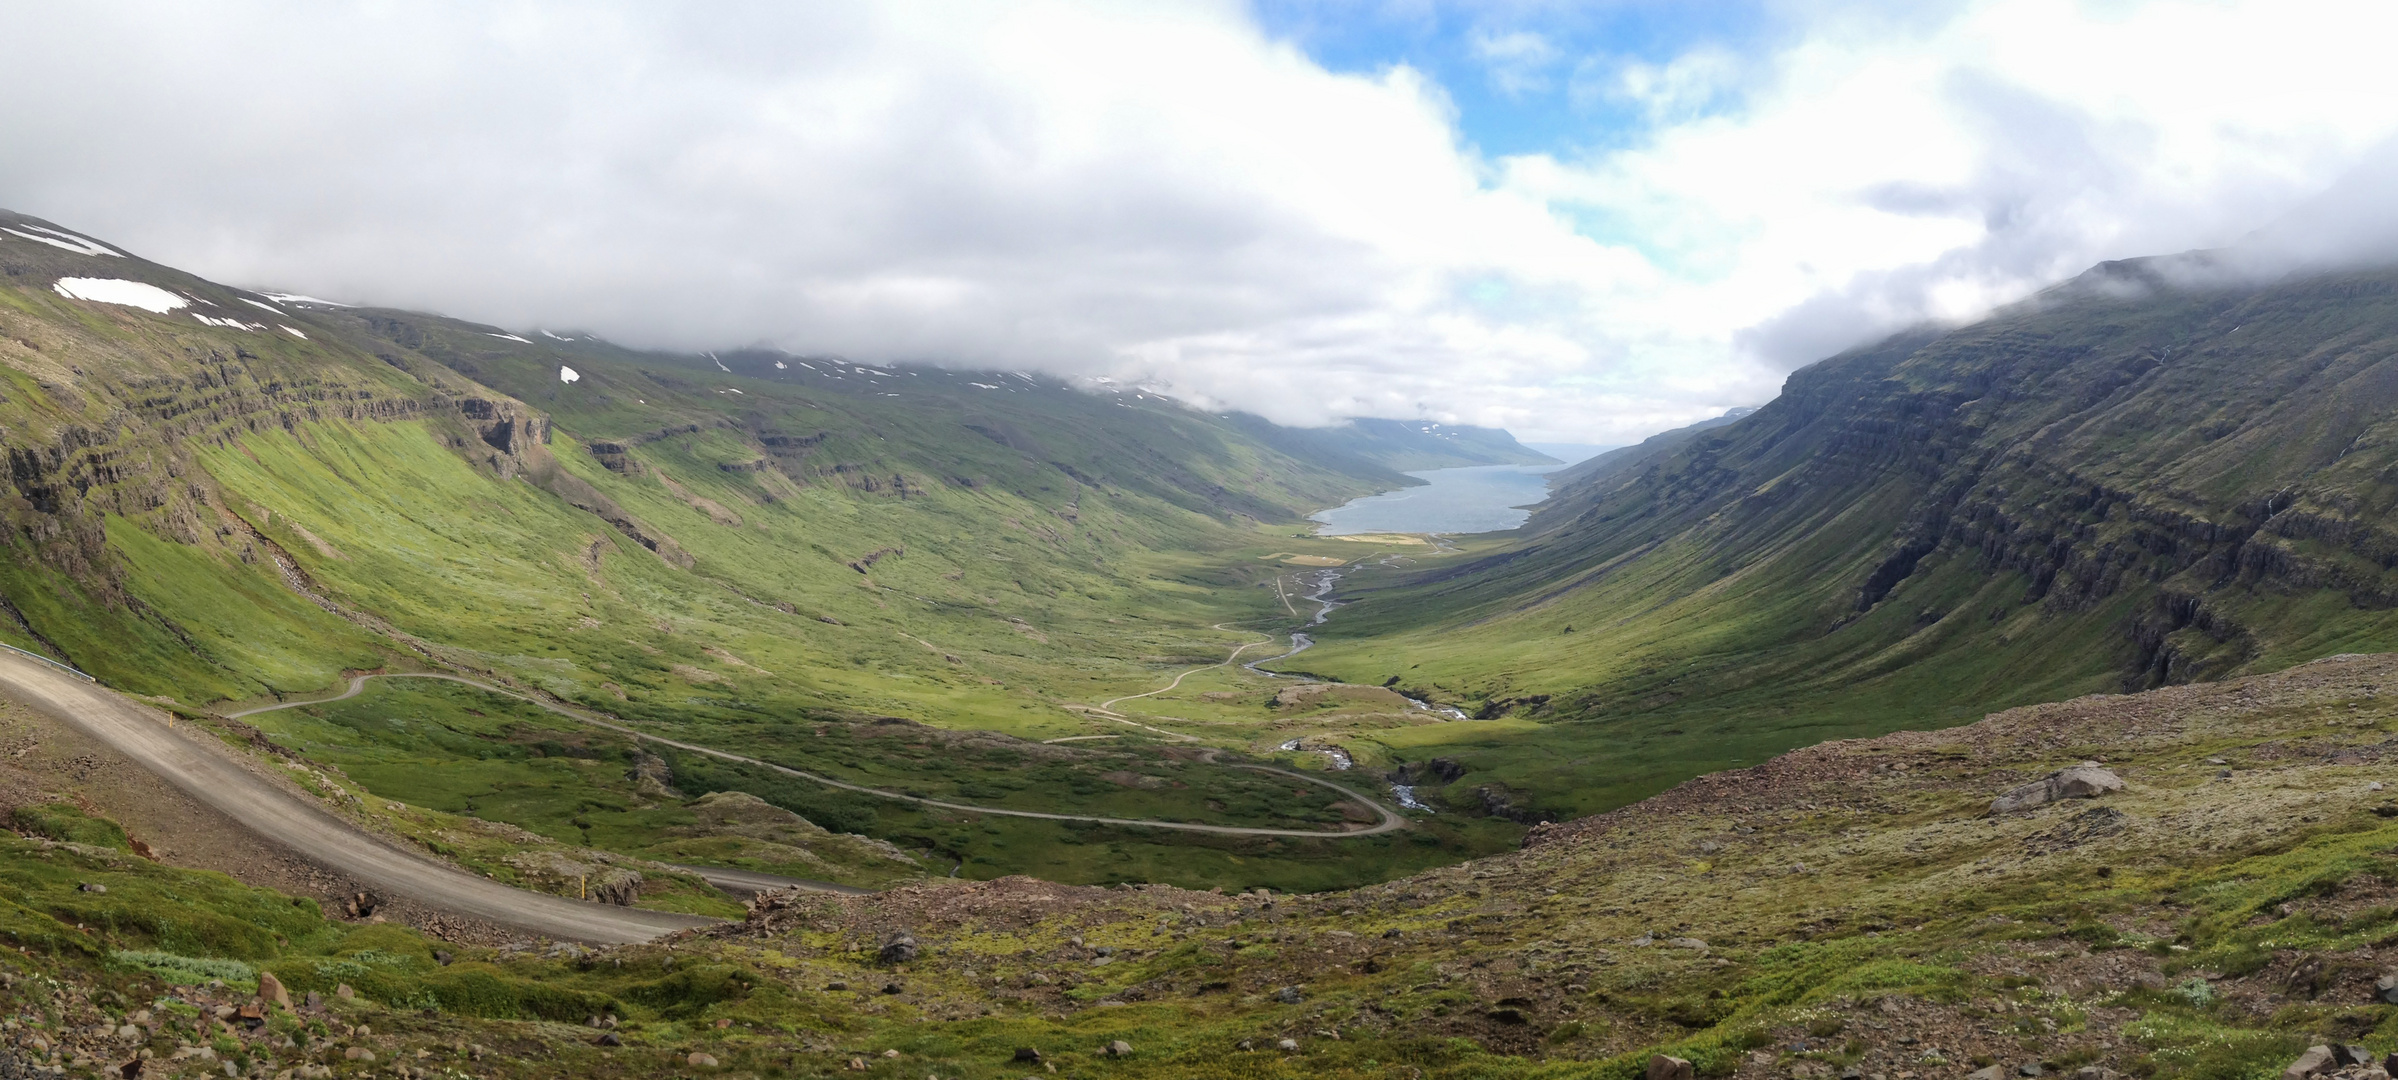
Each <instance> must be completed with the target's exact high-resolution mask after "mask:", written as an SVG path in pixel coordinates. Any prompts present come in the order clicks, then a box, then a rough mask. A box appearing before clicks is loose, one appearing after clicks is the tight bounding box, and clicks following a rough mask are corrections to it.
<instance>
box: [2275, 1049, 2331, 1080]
mask: <svg viewBox="0 0 2398 1080" xmlns="http://www.w3.org/2000/svg"><path fill="white" fill-rule="evenodd" d="M2331 1062H2332V1057H2331V1047H2328V1046H2310V1047H2307V1048H2306V1053H2303V1054H2300V1055H2298V1060H2296V1061H2292V1062H2291V1063H2290V1064H2289V1066H2288V1067H2287V1068H2284V1069H2283V1070H2282V1071H2281V1077H2282V1080H2306V1078H2307V1077H2310V1076H2314V1075H2317V1074H2319V1073H2324V1072H2329V1071H2330V1070H2331V1067H2332V1066H2331Z"/></svg>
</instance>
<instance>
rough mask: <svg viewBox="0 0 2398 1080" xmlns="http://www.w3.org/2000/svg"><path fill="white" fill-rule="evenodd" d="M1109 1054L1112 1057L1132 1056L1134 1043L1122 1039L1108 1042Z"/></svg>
mask: <svg viewBox="0 0 2398 1080" xmlns="http://www.w3.org/2000/svg"><path fill="white" fill-rule="evenodd" d="M1107 1056H1109V1057H1112V1058H1123V1057H1131V1056H1132V1044H1131V1043H1128V1042H1125V1041H1124V1040H1122V1039H1118V1040H1116V1041H1114V1042H1112V1043H1109V1044H1107Z"/></svg>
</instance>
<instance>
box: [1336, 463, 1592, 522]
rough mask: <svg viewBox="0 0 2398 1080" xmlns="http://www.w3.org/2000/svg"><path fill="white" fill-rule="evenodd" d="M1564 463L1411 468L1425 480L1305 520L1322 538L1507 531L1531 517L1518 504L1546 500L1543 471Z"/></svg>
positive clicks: (1547, 494)
mask: <svg viewBox="0 0 2398 1080" xmlns="http://www.w3.org/2000/svg"><path fill="white" fill-rule="evenodd" d="M1564 467H1565V466H1564V465H1562V464H1551V463H1544V464H1540V465H1471V466H1467V467H1464V468H1458V469H1426V470H1424V471H1422V472H1411V473H1408V474H1407V475H1409V476H1412V477H1415V478H1416V479H1419V480H1422V481H1424V484H1423V486H1421V487H1410V488H1400V489H1399V490H1397V491H1386V492H1383V493H1382V494H1380V495H1369V496H1366V497H1365V498H1362V499H1352V500H1350V501H1349V502H1348V503H1347V504H1346V505H1343V506H1336V507H1334V508H1332V509H1330V510H1321V511H1318V512H1316V513H1315V514H1313V515H1310V520H1313V521H1317V522H1321V523H1322V524H1323V526H1324V527H1323V528H1321V529H1318V530H1316V532H1317V533H1318V534H1319V535H1323V536H1353V535H1356V534H1358V533H1378V532H1404V533H1478V532H1496V531H1498V530H1501V529H1512V528H1515V527H1516V526H1518V525H1521V524H1523V523H1524V519H1525V518H1528V517H1530V516H1532V515H1531V512H1530V511H1528V510H1523V509H1519V507H1524V506H1529V505H1531V504H1533V503H1537V502H1539V501H1541V500H1542V499H1546V498H1548V497H1549V481H1548V479H1547V477H1548V474H1550V473H1552V472H1555V471H1556V470H1558V469H1562V468H1564Z"/></svg>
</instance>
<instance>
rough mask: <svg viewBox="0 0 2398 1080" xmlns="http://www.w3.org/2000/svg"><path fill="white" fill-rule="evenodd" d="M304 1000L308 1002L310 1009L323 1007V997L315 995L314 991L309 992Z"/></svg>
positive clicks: (318, 994)
mask: <svg viewBox="0 0 2398 1080" xmlns="http://www.w3.org/2000/svg"><path fill="white" fill-rule="evenodd" d="M306 1000H307V1002H308V1007H309V1008H311V1009H322V1008H324V1007H325V995H323V994H320V993H317V992H316V991H314V990H310V991H309V992H308V997H307V998H306Z"/></svg>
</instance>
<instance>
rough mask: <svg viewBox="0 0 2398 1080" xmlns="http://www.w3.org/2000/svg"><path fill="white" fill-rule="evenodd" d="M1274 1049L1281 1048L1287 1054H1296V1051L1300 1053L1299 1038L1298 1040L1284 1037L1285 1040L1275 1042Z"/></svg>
mask: <svg viewBox="0 0 2398 1080" xmlns="http://www.w3.org/2000/svg"><path fill="white" fill-rule="evenodd" d="M1274 1049H1276V1050H1280V1051H1282V1052H1283V1053H1285V1054H1296V1053H1298V1052H1299V1040H1297V1039H1283V1040H1280V1041H1278V1042H1276V1043H1275V1044H1274Z"/></svg>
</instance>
